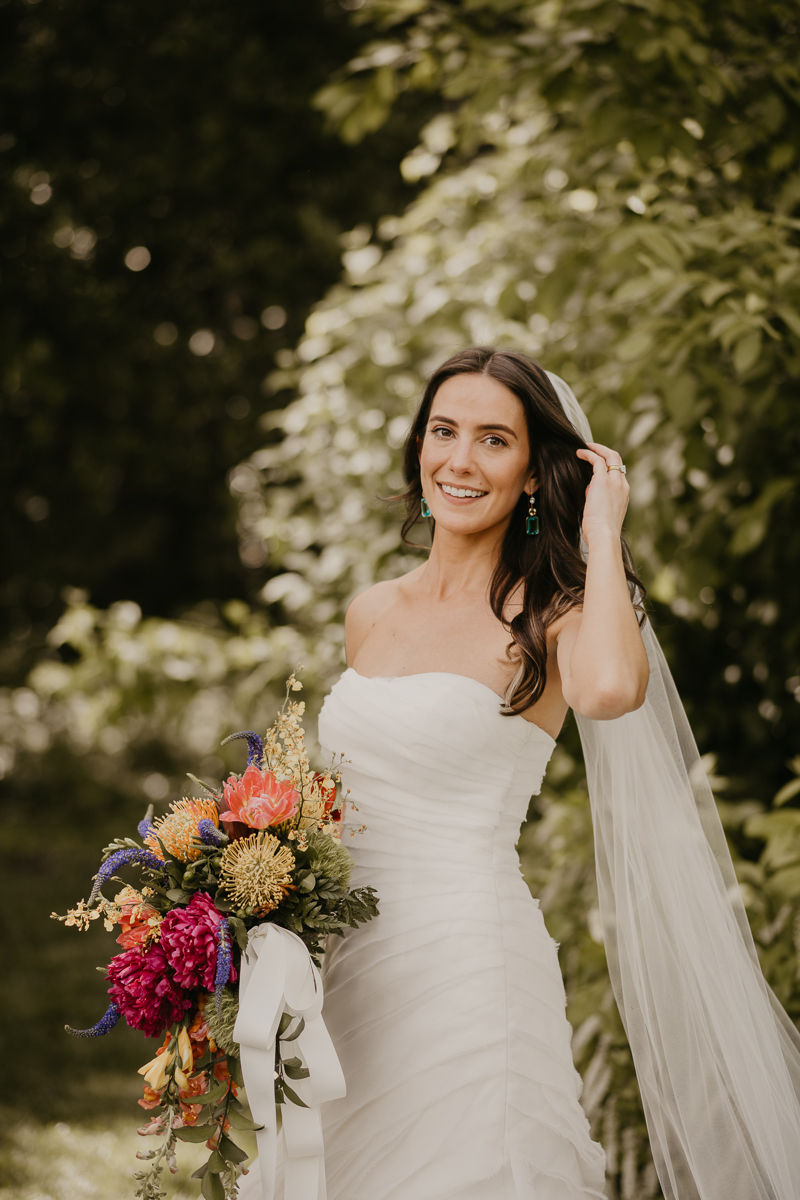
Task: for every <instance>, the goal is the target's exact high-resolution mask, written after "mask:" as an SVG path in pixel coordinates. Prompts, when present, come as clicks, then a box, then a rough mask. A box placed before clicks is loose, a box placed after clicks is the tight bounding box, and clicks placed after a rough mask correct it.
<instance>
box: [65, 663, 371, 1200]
mask: <svg viewBox="0 0 800 1200" xmlns="http://www.w3.org/2000/svg"><path fill="white" fill-rule="evenodd" d="M300 686H301V685H300V684H299V683H298V681H297V679H296V677H295V676H294V674H293V675H291V676H290V677H289V679H288V681H287V688H286V698H285V701H284V705H283V708H282V709H281V711H280V712H279V714H278V717H277V719H276V721H275V722H274V724H273V725H272V727H271V728H270V729H269V731H268V732H267V735H266V738H264V739H263V740H262V738H260V737H259V736H258V735H257V734H255V733H252V732H249V733H243V734H234V735H232V738H239V737H243V738H245V739H246V740H247V743H248V749H249V753H248V762H247V768H246V770H245V771H244V773H243V774H242V775H241V776H240V777H239V776H235V775H231V776H230V777H229V778H228V779H227V780H226V782H225V783H224V784H223V786H222V788H221V789H220V790H217V789H214V788H211V787H209V786H208V785H206V784H201V783H200V781H199V780H195V782H196V783H198V784H200V786H201V788H202V790H203V791H204V792H205V796H204V797H201V798H198V797H191V798H185V799H183V800H179V801H176V802H175V803H173V804H172V805H171V806H170V811H169V812H168V813H167V814H166V815H164V816H162V817H160V818H156V819H155V820H154V819H153V809H152V806H151V808H150V810H149V811H148V813H147V815H146V816H145V818H144V820H143V821H142V822H141V823H140V825H139V833H140V835H141V838H142V841H141V842H137V841H135V840H133V839H131V838H122V839H117V840H115V841H113V842H112V843H111V844H110V845H108V846H107V847H106V848H105V851H104V855H103V863H102V865H101V867H100V870H99V871H98V873H97V875H96V877H95V883H94V887H93V888H92V892H91V894H90V896H89V900H88V902H87V901H81V902H80V904H79V905H78V906H77V907H76V908H74V909H72V910H71V911H70V912H69V913H68V914H67V915H66V917H61V918H59V919H60V920H63V921H65V923H66V924H68V925H73V926H77V927H78V928H83V929H86V928H87V927H88V926H89V925H90V924H91V922H92V921H94V920H98V919H100V918H102V920H103V921H104V923H105V926H106V928H107V929H108V930H112V929H113V928H114V927H115V926H117V925H119V926H120V929H121V934H120V936H119V937H118V938H117V941H118V942H119V943H120V944H121V945H122V946H123V948H124V950H123V953H122V954H119V955H117V956H116V957H115V958H113V959H112V960H111V962H110V964H109V966H108V971H107V975H106V978H107V979H108V980H109V983H110V985H111V986H110V987H109V994H110V996H111V1001H112V1003H111V1005H110V1006H109V1008H108V1011H107V1012H106V1014H105V1016H104V1017H103V1018H102V1019H101V1021H99V1022H98V1023H97V1025H95V1026H94V1027H92V1028H91V1029H85V1030H75V1029H70V1028H69V1026H68V1027H67V1029H68V1031H69V1032H70V1033H72V1034H74V1035H75V1036H77V1037H98V1036H101V1035H103V1034H105V1033H107V1032H108V1031H109V1030H110V1029H111V1028H113V1026H114V1025H115V1024H116V1023H117V1021H118V1020H119V1019H120V1018H123V1019H124V1020H125V1021H126V1023H127V1024H128V1025H129V1026H131V1027H132V1028H135V1029H139V1030H141V1031H142V1032H144V1033H146V1034H147V1035H149V1036H153V1037H157V1036H159V1035H160V1034H163V1033H165V1032H166V1039H165V1041H164V1043H163V1045H162V1046H161V1048H160V1049H159V1051H158V1053H157V1054H156V1056H155V1058H153V1059H152V1060H151V1061H150V1062H149V1063H147V1064H145V1066H144V1067H142V1068H141V1071H140V1073H141V1074H142V1075H143V1076H144V1081H145V1094H144V1097H143V1099H142V1100H140V1101H139V1103H140V1104H141V1105H142V1107H144V1108H146V1109H148V1110H152V1116H151V1120H150V1122H149V1124H148V1125H146V1126H144V1127H143V1128H141V1129H140V1130H139V1132H140V1133H142V1134H156V1135H160V1136H161V1138H162V1141H161V1144H160V1146H159V1148H158V1149H156V1150H152V1151H147V1152H143V1153H140V1155H139V1157H140V1158H142V1159H144V1160H145V1161H146V1162H147V1163H148V1166H147V1168H146V1169H144V1170H142V1171H140V1172H139V1173H138V1174H137V1176H136V1178H137V1179H138V1181H139V1187H138V1190H137V1193H136V1195H137V1196H138V1197H140V1198H141V1200H158V1198H159V1197H161V1196H162V1195H163V1192H162V1190H161V1183H160V1178H161V1173H162V1170H163V1167H164V1165H166V1166H168V1167H169V1168H170V1169H171V1170H174V1169H176V1165H175V1146H176V1141H180V1140H183V1141H192V1142H205V1143H206V1144H207V1145H208V1148H209V1150H210V1157H209V1159H208V1161H207V1162H206V1163H205V1164H204V1165H203V1167H202V1168H200V1170H199V1171H198V1172H197V1173H196V1177H197V1178H199V1179H200V1180H201V1181H202V1183H201V1188H202V1193H203V1195H204V1196H205V1197H207V1200H226V1198H228V1197H232V1196H234V1195H235V1193H236V1181H237V1178H238V1177H239V1175H240V1173H241V1168H242V1164H243V1163H244V1162H245V1161H246V1159H247V1157H248V1155H247V1152H246V1151H245V1150H243V1149H242V1148H241V1147H239V1146H237V1145H236V1143H235V1142H234V1141H233V1140H232V1136H231V1135H232V1131H235V1130H254V1129H256V1128H257V1126H256V1125H255V1124H254V1123H253V1121H252V1120H251V1119H250V1118H249V1116H248V1115H247V1113H246V1112H245V1110H244V1107H243V1103H242V1100H241V1099H240V1097H239V1092H240V1089H241V1088H242V1087H243V1080H242V1073H241V1070H242V1069H241V1063H240V1053H239V1047H238V1045H237V1043H236V1039H235V1024H236V1016H237V1012H238V979H239V975H240V972H241V957H242V955H243V954H245V953H246V952H247V947H248V939H249V934H250V931H251V930H252V929H253V928H254V927H256V926H258V925H259V924H261V923H262V922H264V921H274V922H277V923H278V924H281V925H283V926H284V927H286V928H287V929H290V930H291V931H292V932H293V933H296V934H297V935H298V936H299V937H300V938H301V939H302V941H303V942H304V944H305V945H306V947H307V948H308V950H309V953H310V955H311V957H312V959H313V960H314V961H315V962H317V963H319V958H320V955H321V954H322V952H323V950H324V942H325V939H326V938H327V937H328V936H329V935H331V934H338V935H341V934H342V933H343V930H344V927H345V926H351V927H352V926H355V925H357V924H359V923H361V922H363V921H368V920H371V919H372V917H374V916H375V915H376V914H377V912H378V909H377V897H376V894H375V891H374V889H372V888H369V887H366V888H357V889H354V890H353V891H350V890H349V882H350V876H351V873H352V860H351V857H350V854H349V853H348V851H347V850H346V849H345V848H344V847H343V846H342V845H341V844H340V842H339V840H338V838H339V836H340V830H341V820H342V817H343V801H342V798H341V797H340V796H339V795H338V785H339V782H340V779H339V774H338V771H337V770H336V767H335V765H333V764H332V765H331V768H330V769H329V770H328V771H327V772H325V773H321V772H315V771H312V770H311V767H310V764H309V759H308V755H307V753H306V749H305V741H304V730H303V725H302V717H303V712H304V708H305V705H304V704H303V703H302V702H298V701H296V700H294V699H292V692H294V691H297V690H298V689H299V688H300ZM228 740H232V739H228ZM192 778H194V777H192ZM353 832H355V831H353ZM130 866H136V867H139V868H140V870H141V883H140V885H139V887H138V889H137V888H133V887H131V886H129V885H126V886H123V887H122V889H121V891H119V892H118V893H117V895H116V896H115V898H114V900H113V901H112V900H109V899H107V898H106V897H105V896H104V895H103V893H102V888H103V886H104V885H105V884H107V883H109V882H111V881H113V880H116V878H117V876H116V872H117V871H118V870H120V869H122V868H124V867H130ZM118 882H120V883H122V880H119V881H118ZM53 915H54V916H56V914H53ZM293 1022H294V1018H293V1017H292V1016H290V1015H289V1014H287V1013H285V1014H284V1015H283V1017H282V1019H281V1022H280V1025H279V1029H278V1036H277V1039H276V1051H275V1054H276V1057H275V1101H276V1103H277V1104H279V1105H280V1104H283V1103H286V1102H289V1103H294V1104H299V1105H302V1104H303V1101H302V1100H301V1099H300V1097H299V1096H298V1095H297V1093H296V1092H295V1091H294V1089H293V1088H292V1086H291V1084H290V1083H289V1082H288V1081H289V1080H296V1079H303V1078H306V1077H307V1076H308V1073H309V1072H308V1069H307V1068H306V1066H305V1064H304V1063H303V1062H302V1060H301V1059H300V1058H298V1057H297V1056H296V1055H294V1056H291V1057H288V1058H284V1056H283V1054H282V1053H281V1043H282V1042H287V1043H288V1042H291V1041H293V1040H295V1039H296V1038H297V1037H298V1036H299V1035H300V1033H301V1032H302V1028H303V1022H302V1020H300V1021H299V1022H298V1023H297V1025H294V1026H293Z"/></svg>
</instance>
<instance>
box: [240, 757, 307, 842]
mask: <svg viewBox="0 0 800 1200" xmlns="http://www.w3.org/2000/svg"><path fill="white" fill-rule="evenodd" d="M223 787H224V791H225V803H226V804H227V806H228V810H227V812H224V813H220V820H221V821H240V822H241V823H242V824H243V825H248V826H249V827H250V828H251V829H268V828H269V827H270V825H280V823H281V822H282V821H287V820H288V819H289V817H291V816H294V814H295V812H296V811H297V805H298V802H299V800H300V793H299V792H298V791H296V790H295V788H294V787H293V786H292V784H291V783H290V782H288V781H286V780H284V781H281V780H279V779H276V777H275V776H274V775H273V773H272V771H259V769H258V767H257V766H255V765H253V766H249V767H248V768H247V770H246V771H245V773H244V775H243V776H242V778H241V779H237V778H236V776H235V775H231V776H230V778H229V779H228V782H227V783H226V784H224V785H223Z"/></svg>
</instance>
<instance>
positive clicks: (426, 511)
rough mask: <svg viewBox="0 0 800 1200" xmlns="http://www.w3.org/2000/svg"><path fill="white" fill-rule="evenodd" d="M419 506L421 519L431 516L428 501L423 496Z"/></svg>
mask: <svg viewBox="0 0 800 1200" xmlns="http://www.w3.org/2000/svg"><path fill="white" fill-rule="evenodd" d="M419 506H420V508H421V509H422V515H423V517H429V516H430V515H431V510H430V505H429V504H428V501H427V500H426V499H425V497H424V496H423V497H422V500H421V501H420V505H419Z"/></svg>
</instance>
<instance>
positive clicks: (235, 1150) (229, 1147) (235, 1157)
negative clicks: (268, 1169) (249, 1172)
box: [219, 1133, 250, 1163]
mask: <svg viewBox="0 0 800 1200" xmlns="http://www.w3.org/2000/svg"><path fill="white" fill-rule="evenodd" d="M219 1152H220V1154H221V1155H222V1157H223V1158H224V1159H226V1161H227V1162H232V1163H243V1162H246V1161H247V1159H248V1158H249V1157H250V1155H249V1154H248V1153H247V1152H246V1151H245V1150H243V1149H242V1148H241V1146H237V1145H236V1142H232V1141H231V1139H230V1138H229V1137H228V1136H227V1134H224V1133H223V1135H222V1137H221V1138H220V1143H219Z"/></svg>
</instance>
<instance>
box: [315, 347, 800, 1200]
mask: <svg viewBox="0 0 800 1200" xmlns="http://www.w3.org/2000/svg"><path fill="white" fill-rule="evenodd" d="M404 469H405V476H406V482H407V489H406V492H405V493H404V496H403V499H404V500H405V502H406V505H407V509H408V516H407V519H406V522H405V525H404V536H405V535H406V534H407V533H408V532H409V531H410V530H411V528H412V526H414V525H415V524H416V523H417V522H418V521H419V520H420V519H423V520H426V521H428V522H429V525H430V530H431V538H432V543H431V550H430V554H429V556H428V558H427V560H426V561H425V563H424V564H423V565H421V566H420V567H418V568H417V569H416V570H414V571H411V572H410V573H409V574H407V575H405V576H403V577H402V578H401V579H397V580H393V581H390V582H384V583H379V584H376V585H375V586H374V587H372V588H370V589H368V590H367V591H366V592H364V593H362V594H361V595H359V596H357V597H356V599H355V600H354V601H353V602H352V603H351V605H350V608H349V611H348V614H347V620H346V643H347V661H348V664H349V665H348V668H347V670H346V671H345V673H344V675H343V676H342V677H341V679H340V680H339V682H338V683H337V684H336V685H335V687H334V688H333V690H332V692H331V693H330V695H329V696H328V698H327V700H326V701H325V704H324V706H323V709H322V712H321V715H320V723H319V730H320V741H321V743H322V745H323V746H324V747H325V748H326V749H327V750H329V751H331V752H333V753H337V754H338V753H340V752H341V753H343V754H344V756H345V758H346V759H347V760H349V761H348V762H347V764H346V769H345V773H344V782H345V785H346V786H347V787H349V789H350V794H349V798H348V799H349V801H350V802H351V803H350V804H349V810H350V812H349V816H348V822H349V823H350V824H351V826H360V825H362V824H363V825H365V826H366V831H365V832H364V833H363V834H362V835H361V836H360V837H358V838H356V839H355V840H354V841H353V842H348V845H349V846H350V847H351V848H352V849H353V851H354V856H355V859H356V869H355V875H354V881H353V882H354V885H355V886H362V885H366V884H373V885H374V886H375V887H376V888H377V890H378V893H379V895H380V909H381V915H380V917H379V918H378V919H376V920H374V921H373V922H371V923H369V924H367V925H363V926H360V927H359V928H358V929H356V930H350V931H348V933H347V935H346V937H345V938H344V939H343V940H339V939H331V940H332V941H333V945H331V946H330V947H329V949H328V950H327V953H326V956H325V963H324V982H325V1002H324V1010H323V1015H324V1019H325V1023H326V1025H327V1027H328V1030H329V1032H330V1034H331V1036H332V1038H333V1042H334V1045H335V1047H336V1051H337V1054H338V1057H339V1060H340V1062H341V1065H342V1068H343V1071H344V1076H345V1080H346V1084H347V1094H346V1095H345V1096H344V1097H343V1098H341V1099H339V1100H334V1101H331V1102H330V1103H329V1104H327V1105H325V1106H324V1108H323V1114H322V1119H323V1127H324V1136H325V1159H326V1174H327V1180H328V1196H329V1197H330V1200H589V1198H590V1197H591V1198H596V1200H599V1198H600V1197H602V1196H603V1195H604V1154H603V1151H602V1148H601V1147H600V1146H599V1145H598V1144H597V1143H595V1142H593V1141H592V1139H591V1136H590V1130H589V1125H588V1122H587V1120H586V1117H585V1116H584V1114H583V1111H582V1109H581V1107H580V1102H579V1097H580V1091H581V1083H580V1079H579V1077H578V1075H577V1073H576V1072H575V1069H574V1067H573V1065H572V1058H571V1053H570V1029H569V1025H568V1024H567V1020H566V1016H565V994H564V986H563V982H562V979H561V974H560V970H559V965H558V958H557V949H558V948H557V946H556V945H555V943H554V942H553V941H552V939H551V938H550V937H549V935H548V933H547V930H546V928H545V926H544V922H543V919H542V915H541V913H540V911H539V907H538V903H537V901H536V900H535V899H533V898H532V897H531V896H530V894H529V892H528V889H527V887H526V885H525V883H524V881H523V879H522V877H521V874H520V871H519V865H518V860H517V855H516V851H515V843H516V840H517V837H518V833H519V828H520V824H521V822H522V821H523V820H524V818H525V814H526V810H527V807H528V801H529V798H530V795H531V793H532V792H536V791H537V790H538V788H539V786H540V784H541V780H542V777H543V774H544V771H545V768H546V766H547V762H548V760H549V758H550V756H551V754H552V751H553V747H554V745H555V741H554V739H555V738H556V737H557V735H558V733H559V731H560V729H561V726H562V724H563V721H564V718H565V716H566V714H567V710H568V708H570V707H571V708H572V709H573V711H574V712H575V714H576V716H577V718H578V723H579V726H580V730H581V736H582V739H583V743H584V751H585V756H586V763H587V774H588V777H589V783H590V792H591V798H592V810H593V819H594V825H595V842H596V854H597V864H598V887H599V893H600V904H601V913H602V916H603V923H604V940H605V944H606V951H607V955H608V959H609V969H610V972H611V977H612V982H613V984H614V990H615V995H616V998H617V1003H618V1005H619V1008H620V1012H621V1015H622V1018H623V1021H624V1023H625V1026H626V1031H627V1033H628V1037H629V1040H630V1043H631V1048H632V1051H633V1054H634V1060H635V1063H636V1068H637V1077H638V1079H639V1084H640V1089H641V1092H642V1099H643V1103H644V1106H645V1112H646V1116H647V1120H648V1128H649V1132H650V1139H651V1146H652V1150H653V1156H654V1160H655V1163H656V1167H657V1169H658V1173H659V1177H660V1180H661V1185H662V1189H663V1191H664V1195H665V1196H666V1197H667V1198H668V1200H792V1198H794V1200H797V1198H798V1197H799V1196H800V1104H799V1103H798V1095H799V1094H800V1055H799V1054H798V1050H797V1034H796V1031H795V1030H794V1028H793V1026H791V1023H790V1022H789V1020H788V1018H787V1017H786V1015H785V1014H784V1013H783V1012H782V1010H780V1009H779V1006H778V1005H777V1001H775V1002H774V1003H773V1001H774V997H772V996H771V993H770V992H769V989H768V988H767V987H766V984H765V983H764V980H763V978H762V976H761V974H760V971H759V969H758V964H757V959H756V956H755V951H754V949H753V945H752V940H751V939H750V935H749V929H748V927H747V922H746V918H745V916H744V912H743V909H742V907H741V902H740V901H739V899H738V889H737V888H736V883H735V878H734V876H733V872H732V867H731V863H730V857H729V855H728V853H727V849H726V847H725V843H724V837H723V836H722V833H721V829H720V827H719V822H718V820H717V818H716V812H715V809H714V804H713V799H712V797H711V795H710V792H709V791H708V786H707V783H706V781H705V775H704V773H703V771H702V766H701V764H700V761H699V757H698V755H697V750H696V748H695V746H694V741H693V739H692V737H691V732H690V731H689V728H688V725H687V723H686V718H685V716H684V715H683V710H682V708H681V706H680V702H679V701H678V699H677V696H676V695H675V693H674V686H673V684H672V680H671V677H670V676H669V672H668V669H667V667H666V664H665V662H664V660H663V656H662V655H661V653H660V650H659V648H658V644H657V642H656V641H655V638H654V636H653V633H652V630H651V629H650V627H649V625H648V624H647V622H646V621H645V619H644V616H643V613H642V610H641V606H640V599H641V596H642V594H643V593H642V589H641V585H640V583H639V581H638V579H637V578H636V576H635V574H634V573H633V571H632V569H631V567H630V565H629V562H628V560H627V556H626V551H625V547H624V543H623V542H622V540H621V529H622V522H623V518H624V515H625V510H626V507H627V503H628V485H627V481H626V478H625V467H624V465H623V464H622V462H621V460H620V456H619V454H617V453H616V452H615V451H614V450H611V449H609V448H608V447H606V446H602V445H599V444H597V443H595V442H593V441H591V434H590V432H589V430H588V425H587V424H586V420H585V417H584V416H583V414H582V413H581V411H580V409H579V407H578V405H577V401H576V400H575V398H574V396H573V395H572V393H571V392H570V390H569V388H567V386H566V385H565V384H564V383H563V381H562V380H559V379H557V378H556V377H554V376H548V375H547V373H546V372H545V371H543V370H542V368H541V367H539V366H538V364H536V363H534V362H532V361H531V360H530V359H527V358H526V357H524V356H523V355H521V354H515V353H509V352H505V351H495V350H492V349H490V348H485V347H477V348H472V349H468V350H464V351H461V352H460V353H458V354H456V355H455V356H454V357H452V358H451V359H449V360H448V361H447V362H446V363H444V364H443V366H441V367H440V368H439V369H438V370H437V371H436V372H435V373H434V374H433V376H432V378H431V379H430V381H429V383H428V386H427V389H426V392H425V395H424V397H423V400H422V403H421V405H420V409H419V411H418V413H417V416H416V418H415V420H414V423H413V425H412V428H411V431H410V434H409V437H408V441H407V445H406V451H405V460H404ZM319 1196H320V1197H322V1196H324V1188H323V1189H322V1190H321V1191H320V1192H319ZM313 1200H317V1197H316V1196H315V1197H313Z"/></svg>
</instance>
